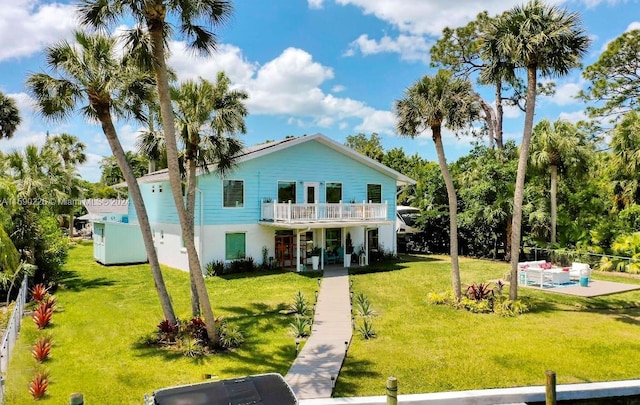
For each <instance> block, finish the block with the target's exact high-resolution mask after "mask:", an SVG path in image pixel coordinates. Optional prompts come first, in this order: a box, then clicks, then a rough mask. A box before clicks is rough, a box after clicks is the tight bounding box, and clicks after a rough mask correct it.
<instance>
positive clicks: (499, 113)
mask: <svg viewBox="0 0 640 405" xmlns="http://www.w3.org/2000/svg"><path fill="white" fill-rule="evenodd" d="M503 120H504V108H503V106H502V81H500V80H498V81H497V82H496V125H495V135H496V146H497V147H498V149H502V148H503V147H504V143H503V141H502V121H503Z"/></svg>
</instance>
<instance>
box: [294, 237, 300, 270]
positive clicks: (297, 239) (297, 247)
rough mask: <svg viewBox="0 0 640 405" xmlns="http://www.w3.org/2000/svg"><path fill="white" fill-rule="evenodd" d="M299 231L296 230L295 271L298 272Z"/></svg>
mask: <svg viewBox="0 0 640 405" xmlns="http://www.w3.org/2000/svg"><path fill="white" fill-rule="evenodd" d="M300 258H301V256H300V231H298V230H296V258H295V259H296V271H297V272H298V273H299V272H300V270H301V269H300Z"/></svg>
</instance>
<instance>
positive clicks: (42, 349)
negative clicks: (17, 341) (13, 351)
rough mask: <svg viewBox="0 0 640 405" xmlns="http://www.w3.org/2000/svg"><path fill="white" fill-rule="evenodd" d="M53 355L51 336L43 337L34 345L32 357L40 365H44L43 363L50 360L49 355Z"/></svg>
mask: <svg viewBox="0 0 640 405" xmlns="http://www.w3.org/2000/svg"><path fill="white" fill-rule="evenodd" d="M50 353H51V337H50V336H42V337H40V338H39V339H38V340H36V343H35V344H34V345H33V349H32V350H31V355H32V356H33V358H34V359H36V361H37V362H38V363H42V362H43V361H45V360H47V359H48V358H49V354H50Z"/></svg>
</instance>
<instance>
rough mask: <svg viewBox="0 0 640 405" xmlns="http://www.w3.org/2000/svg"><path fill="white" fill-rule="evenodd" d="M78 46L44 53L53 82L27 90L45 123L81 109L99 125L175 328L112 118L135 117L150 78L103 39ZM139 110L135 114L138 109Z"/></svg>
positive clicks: (34, 81)
mask: <svg viewBox="0 0 640 405" xmlns="http://www.w3.org/2000/svg"><path fill="white" fill-rule="evenodd" d="M75 39H76V43H69V42H66V41H64V42H61V43H59V44H56V45H53V46H50V47H49V48H47V50H46V59H47V65H48V66H49V68H50V69H51V70H52V71H53V73H54V74H57V75H58V76H57V77H54V76H50V75H48V74H46V73H35V74H32V75H30V76H29V77H28V78H27V88H28V89H29V90H30V92H31V94H32V95H33V97H34V98H35V99H36V103H37V108H38V109H39V112H40V113H41V114H42V115H43V116H44V117H46V118H48V119H53V120H56V119H62V118H65V117H67V116H68V115H70V114H71V113H72V112H73V111H74V109H76V108H77V107H78V105H79V104H81V103H85V102H86V103H87V104H85V105H83V106H82V107H81V108H80V109H81V111H82V113H83V115H84V116H85V117H86V119H87V120H92V121H98V122H100V124H101V125H102V131H103V132H104V134H105V137H106V138H107V141H108V142H109V146H110V147H111V151H112V152H113V155H114V156H115V157H116V159H117V161H118V165H119V166H120V169H121V170H122V173H123V174H124V178H125V180H126V182H127V186H128V187H129V192H130V194H131V199H132V200H133V205H134V207H135V210H136V214H137V216H138V222H139V224H140V229H141V231H142V237H143V240H144V244H145V248H146V250H147V257H148V260H149V264H150V267H151V272H152V274H153V279H154V282H155V286H156V290H157V292H158V296H159V297H160V303H161V306H162V310H163V313H164V316H165V318H166V319H168V320H169V321H170V322H172V323H175V322H176V318H175V313H174V311H173V307H172V304H171V301H170V298H169V294H168V292H167V289H166V286H165V284H164V279H163V277H162V272H161V270H160V263H159V261H158V256H157V254H156V250H155V247H154V245H153V237H152V234H151V226H150V225H149V218H148V217H147V211H146V209H145V206H144V201H143V199H142V194H141V193H140V188H139V186H138V183H137V181H136V177H135V175H134V173H133V171H132V170H131V166H130V165H129V164H128V162H127V159H126V158H125V153H124V150H123V148H122V145H121V144H120V140H119V139H118V134H117V132H116V129H115V126H114V124H113V118H112V114H116V115H117V116H122V117H123V118H128V117H130V116H131V115H133V116H135V117H136V118H140V119H141V118H143V117H141V116H140V115H139V112H140V110H139V107H140V106H141V105H142V104H143V100H144V99H145V98H146V97H147V92H148V91H150V90H149V88H150V87H151V86H150V84H152V83H153V81H152V80H150V78H148V77H145V76H144V75H143V74H142V73H141V72H140V71H139V70H138V69H137V68H136V67H132V66H130V65H129V64H126V63H123V61H122V60H121V59H119V58H118V57H116V56H115V55H116V53H115V52H116V49H115V46H116V42H115V40H114V39H112V38H108V37H105V36H102V35H88V34H86V33H83V32H76V33H75ZM136 107H137V108H136Z"/></svg>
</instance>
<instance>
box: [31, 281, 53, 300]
mask: <svg viewBox="0 0 640 405" xmlns="http://www.w3.org/2000/svg"><path fill="white" fill-rule="evenodd" d="M29 292H30V293H31V298H33V300H34V301H37V302H40V301H42V300H43V299H44V297H46V296H47V293H48V292H49V287H45V285H44V284H42V283H40V284H36V285H34V286H33V287H31V290H29Z"/></svg>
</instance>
